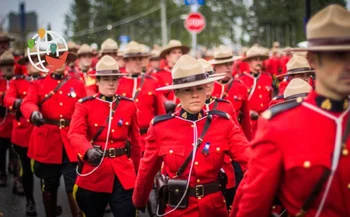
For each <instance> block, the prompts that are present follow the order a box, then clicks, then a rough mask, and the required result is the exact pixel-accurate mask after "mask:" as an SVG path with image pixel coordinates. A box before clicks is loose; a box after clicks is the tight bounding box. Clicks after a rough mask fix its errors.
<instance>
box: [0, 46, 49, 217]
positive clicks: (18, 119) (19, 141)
mask: <svg viewBox="0 0 350 217" xmlns="http://www.w3.org/2000/svg"><path fill="white" fill-rule="evenodd" d="M31 51H32V52H35V51H36V48H32V50H31ZM31 58H32V60H33V62H37V61H38V59H37V57H36V56H33V57H31ZM17 63H18V64H19V65H20V66H26V68H27V72H28V75H23V74H22V75H16V76H15V77H14V78H13V79H12V80H11V82H10V87H9V89H8V91H7V93H6V96H5V100H4V103H5V106H6V107H7V108H9V109H10V110H11V111H13V112H15V119H14V120H13V128H12V136H11V142H12V144H13V145H14V146H13V148H14V149H15V151H16V153H17V154H18V156H19V159H20V161H21V167H22V173H21V178H22V182H23V189H24V193H25V196H26V201H27V203H26V215H27V216H36V208H35V201H34V195H33V187H34V186H33V172H32V170H31V165H30V158H29V157H28V156H27V152H28V146H29V140H30V136H31V134H32V130H33V127H34V126H33V125H32V124H30V120H29V119H25V118H24V117H23V115H22V113H21V111H20V106H21V103H22V100H23V98H24V97H25V96H26V95H27V93H28V89H29V85H30V83H31V82H33V81H35V80H37V79H40V78H42V75H41V73H40V72H39V70H37V69H36V68H34V67H33V65H32V64H31V63H30V62H29V59H28V55H27V53H26V55H25V57H22V58H21V59H19V60H18V61H17Z"/></svg>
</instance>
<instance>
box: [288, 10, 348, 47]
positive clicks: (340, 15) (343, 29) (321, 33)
mask: <svg viewBox="0 0 350 217" xmlns="http://www.w3.org/2000/svg"><path fill="white" fill-rule="evenodd" d="M306 37H307V47H305V48H297V49H294V51H349V50H350V12H349V11H348V10H346V9H345V8H344V7H342V6H340V5H334V4H333V5H330V6H328V7H326V8H324V9H322V10H321V11H319V12H318V13H316V14H315V15H314V16H313V17H312V18H311V19H310V20H309V22H308V23H307V25H306Z"/></svg>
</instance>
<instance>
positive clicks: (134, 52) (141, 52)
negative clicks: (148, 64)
mask: <svg viewBox="0 0 350 217" xmlns="http://www.w3.org/2000/svg"><path fill="white" fill-rule="evenodd" d="M145 52H146V50H145V49H144V48H143V47H142V45H141V44H139V43H137V42H136V41H130V42H129V43H128V44H127V45H126V46H125V49H124V54H123V57H124V58H125V59H127V58H130V57H145V56H148V54H146V53H145Z"/></svg>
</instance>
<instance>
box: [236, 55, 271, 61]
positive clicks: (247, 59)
mask: <svg viewBox="0 0 350 217" xmlns="http://www.w3.org/2000/svg"><path fill="white" fill-rule="evenodd" d="M256 57H260V59H261V60H262V61H264V60H267V59H268V58H269V56H267V55H253V56H249V57H246V58H243V59H242V62H248V61H250V60H251V59H253V58H256Z"/></svg>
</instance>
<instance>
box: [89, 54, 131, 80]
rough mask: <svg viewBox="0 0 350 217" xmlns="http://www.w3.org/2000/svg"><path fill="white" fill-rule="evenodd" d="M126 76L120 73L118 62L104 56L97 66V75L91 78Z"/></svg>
mask: <svg viewBox="0 0 350 217" xmlns="http://www.w3.org/2000/svg"><path fill="white" fill-rule="evenodd" d="M123 75H125V74H122V73H120V71H119V66H118V63H117V61H116V60H115V59H114V58H113V57H111V56H109V55H104V56H103V57H101V59H100V60H99V61H98V62H97V64H96V73H95V74H91V75H89V76H92V77H97V76H123Z"/></svg>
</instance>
